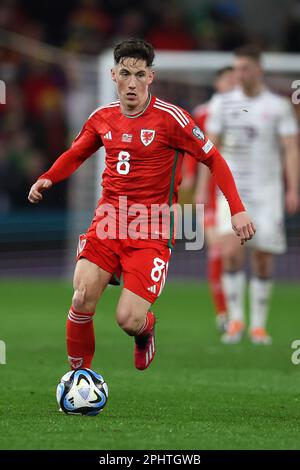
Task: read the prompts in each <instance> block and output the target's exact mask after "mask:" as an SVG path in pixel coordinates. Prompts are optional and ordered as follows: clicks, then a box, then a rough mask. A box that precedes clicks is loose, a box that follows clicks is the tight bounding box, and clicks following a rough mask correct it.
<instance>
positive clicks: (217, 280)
mask: <svg viewBox="0 0 300 470" xmlns="http://www.w3.org/2000/svg"><path fill="white" fill-rule="evenodd" d="M222 272H223V268H222V259H221V255H220V252H219V249H218V248H216V247H212V248H210V249H209V252H208V282H209V287H210V290H211V294H212V298H213V302H214V305H215V309H216V314H217V315H219V314H222V313H226V311H227V307H226V300H225V295H224V292H223V289H222V281H221V276H222Z"/></svg>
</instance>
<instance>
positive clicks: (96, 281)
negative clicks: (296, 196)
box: [28, 39, 255, 370]
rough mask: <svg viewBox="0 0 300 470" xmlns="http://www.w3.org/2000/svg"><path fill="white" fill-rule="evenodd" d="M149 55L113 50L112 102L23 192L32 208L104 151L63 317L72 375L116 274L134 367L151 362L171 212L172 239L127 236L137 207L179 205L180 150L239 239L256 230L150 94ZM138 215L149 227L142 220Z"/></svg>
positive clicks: (196, 136)
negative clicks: (214, 189)
mask: <svg viewBox="0 0 300 470" xmlns="http://www.w3.org/2000/svg"><path fill="white" fill-rule="evenodd" d="M153 59H154V50H153V48H152V46H151V45H150V44H148V43H146V42H145V41H143V40H140V39H129V40H125V41H123V42H121V43H119V44H118V45H117V46H116V47H115V49H114V62H115V65H114V67H113V69H112V71H111V74H112V80H113V81H114V82H115V83H116V87H117V92H118V96H119V100H118V101H115V102H113V103H110V104H108V105H106V106H102V107H100V108H98V109H96V110H95V111H94V112H93V113H92V114H91V116H90V117H89V118H88V120H87V121H86V123H85V124H84V126H83V128H82V130H81V132H80V133H79V135H78V136H77V137H76V139H75V140H74V142H73V144H72V146H71V148H70V149H69V150H67V151H66V152H64V153H63V154H62V155H61V156H60V157H59V158H58V159H57V160H56V162H55V163H54V164H53V166H52V167H51V168H50V169H49V171H47V172H46V173H45V174H43V175H42V176H41V177H40V178H39V179H38V180H37V181H36V183H35V184H34V185H33V186H32V188H31V189H30V192H29V196H28V198H29V201H30V202H32V203H37V202H39V201H40V200H41V199H42V192H43V191H44V190H46V189H49V188H50V187H51V186H52V185H53V184H56V183H58V182H59V181H62V180H63V179H65V178H68V177H69V176H70V175H71V174H72V173H73V172H74V171H75V170H76V169H77V168H78V167H79V166H80V165H81V164H82V163H83V162H84V161H85V160H86V159H87V158H89V157H90V156H91V155H92V154H93V153H95V152H96V150H98V149H99V147H101V146H104V147H105V150H106V167H105V170H104V173H103V179H102V186H103V191H102V197H101V199H100V201H99V203H98V207H97V209H96V212H95V216H94V219H93V221H92V223H91V226H90V227H89V229H88V231H87V233H86V234H84V235H82V236H81V237H80V242H79V246H78V256H77V264H76V269H75V273H74V295H73V299H72V305H71V308H70V311H69V315H68V319H67V350H68V358H69V362H70V365H71V368H72V369H76V368H90V367H91V363H92V359H93V355H94V350H95V340H94V330H93V315H94V313H95V309H96V305H97V302H98V300H99V298H100V296H101V294H102V293H103V291H104V289H105V288H106V286H107V285H108V284H109V282H110V281H111V278H112V276H113V274H114V273H116V272H120V271H122V274H123V280H124V287H123V289H122V292H121V295H120V299H119V302H118V306H117V312H116V319H117V322H118V324H119V326H120V327H121V328H122V329H123V330H124V331H125V332H126V333H127V334H128V335H129V336H133V337H134V340H135V348H134V350H135V354H134V357H135V366H136V368H137V369H140V370H142V369H146V368H147V367H148V366H149V365H150V363H151V362H152V360H153V358H154V354H155V341H154V326H155V315H154V313H153V312H152V311H151V310H150V308H151V306H152V304H153V303H154V301H155V300H156V298H157V297H158V295H159V294H160V292H161V290H162V288H163V286H164V282H165V279H166V275H167V268H168V262H169V258H170V252H171V249H170V248H171V247H172V241H173V240H174V234H173V231H174V225H175V221H174V213H173V211H171V212H170V217H169V218H170V233H169V239H167V238H166V236H165V235H166V234H165V233H163V232H164V231H165V227H162V228H161V231H160V230H154V231H153V232H151V230H150V232H151V233H150V236H148V238H145V237H142V236H141V237H134V236H130V233H129V232H130V230H129V229H130V225H131V222H132V221H133V215H132V214H133V213H134V211H135V210H136V207H137V205H138V204H141V203H142V204H143V205H144V206H143V207H146V209H148V210H149V211H150V210H151V209H152V207H153V205H158V204H159V205H161V204H165V205H166V206H167V207H170V206H171V205H172V204H173V203H175V202H176V201H177V192H178V185H179V184H180V181H181V171H180V169H181V164H182V159H183V155H184V153H186V152H187V153H189V154H190V155H193V156H194V158H196V159H197V160H198V161H202V162H203V163H205V164H206V165H208V166H209V168H210V169H211V171H212V173H213V174H214V175H215V178H216V181H217V184H218V185H219V186H220V188H221V190H222V191H223V193H224V194H225V196H226V198H227V199H228V202H229V205H230V208H231V215H232V224H233V227H234V230H235V232H236V234H237V235H238V236H239V237H240V239H241V243H245V242H246V241H247V240H249V239H251V238H252V236H253V235H254V232H255V227H254V225H253V223H252V222H251V220H250V218H249V216H248V214H247V213H246V212H245V209H244V206H243V204H242V202H241V200H240V198H239V195H238V192H237V190H236V186H235V183H234V180H233V177H232V175H231V172H230V170H229V168H228V166H227V164H226V163H225V161H224V159H223V158H222V157H221V155H220V154H219V152H218V150H217V149H216V148H215V147H214V146H213V144H212V143H211V142H210V141H209V140H208V139H206V137H205V136H204V134H203V132H202V131H201V130H200V129H199V128H198V127H197V126H196V125H195V123H194V122H193V120H192V118H191V117H190V116H189V114H188V113H187V112H186V111H184V110H182V109H180V108H178V107H177V106H174V105H171V104H169V103H166V102H164V101H162V100H160V99H158V98H156V97H155V96H152V95H151V94H150V92H149V86H150V85H151V83H152V82H153V79H154V72H153V69H152V64H153ZM124 197H126V198H127V204H128V206H129V208H130V209H129V211H128V214H125V213H124V210H123V205H122V204H123V199H124ZM133 205H135V206H134V209H133V210H132V212H130V210H131V208H132V207H133ZM107 207H114V208H115V226H116V227H117V230H116V232H115V233H116V235H114V234H113V233H111V232H110V230H108V233H107V236H106V237H104V236H103V232H105V230H104V229H103V221H104V220H105V218H106V217H107V214H106V208H107ZM125 215H126V216H127V215H128V218H127V217H125ZM145 217H146V222H148V220H147V217H148V216H147V215H146V216H145ZM126 218H127V220H126ZM127 229H128V230H127Z"/></svg>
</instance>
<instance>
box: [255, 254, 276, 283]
mask: <svg viewBox="0 0 300 470" xmlns="http://www.w3.org/2000/svg"><path fill="white" fill-rule="evenodd" d="M253 271H254V274H256V276H259V277H261V278H267V277H270V276H271V275H272V271H273V263H272V258H271V257H270V256H264V255H263V254H259V253H255V254H254V259H253Z"/></svg>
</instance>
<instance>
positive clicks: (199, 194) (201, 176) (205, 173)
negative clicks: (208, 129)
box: [195, 134, 220, 204]
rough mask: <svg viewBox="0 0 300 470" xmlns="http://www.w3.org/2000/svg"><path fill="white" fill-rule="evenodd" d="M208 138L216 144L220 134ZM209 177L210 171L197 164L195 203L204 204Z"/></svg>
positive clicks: (204, 166)
mask: <svg viewBox="0 0 300 470" xmlns="http://www.w3.org/2000/svg"><path fill="white" fill-rule="evenodd" d="M209 140H210V141H211V142H213V143H214V144H215V145H216V146H218V145H219V144H218V142H220V136H219V135H218V134H211V135H209ZM210 178H211V173H210V171H209V169H208V168H207V166H206V165H202V164H200V165H198V174H197V181H196V189H195V202H196V204H206V202H207V198H208V186H209V185H208V183H209V180H210Z"/></svg>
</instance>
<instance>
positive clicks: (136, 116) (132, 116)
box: [123, 93, 152, 119]
mask: <svg viewBox="0 0 300 470" xmlns="http://www.w3.org/2000/svg"><path fill="white" fill-rule="evenodd" d="M151 98H152V95H151V93H149V96H148V98H147V101H146V104H145V106H144V108H143V109H142V111H140V112H139V113H138V114H132V115H130V114H125V113H123V115H124V116H125V117H127V118H129V119H135V118H138V117H140V116H141V115H142V114H144V112H145V111H146V110H147V108H148V106H149V104H150V103H151Z"/></svg>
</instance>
